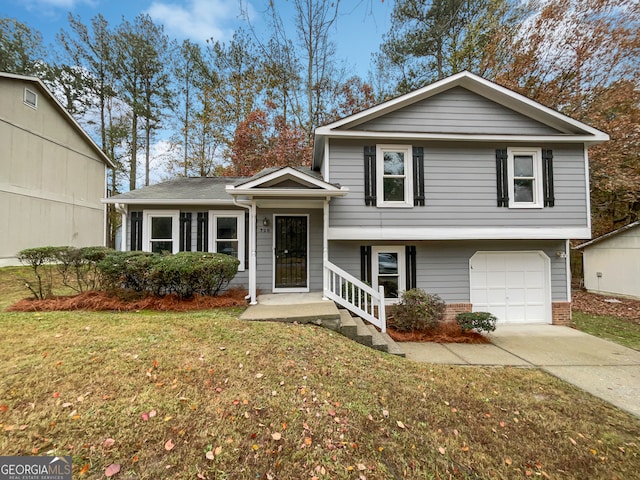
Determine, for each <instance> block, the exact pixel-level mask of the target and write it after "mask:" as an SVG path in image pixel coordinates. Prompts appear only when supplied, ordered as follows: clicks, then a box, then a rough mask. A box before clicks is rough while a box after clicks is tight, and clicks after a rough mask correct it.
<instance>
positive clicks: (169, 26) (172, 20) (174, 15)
mask: <svg viewBox="0 0 640 480" xmlns="http://www.w3.org/2000/svg"><path fill="white" fill-rule="evenodd" d="M58 1H63V0H58ZM147 13H148V14H149V15H150V16H151V18H153V19H154V20H155V21H156V22H158V23H162V24H163V25H164V27H165V29H166V30H167V33H171V34H173V35H175V36H176V37H182V38H189V39H191V40H194V41H198V42H204V41H205V40H207V39H209V38H213V40H214V41H215V40H221V41H224V40H227V39H229V38H231V36H232V35H233V31H234V29H235V28H234V27H235V24H236V23H237V21H238V20H239V15H240V8H239V4H238V0H188V1H187V2H183V3H179V4H178V3H164V2H153V3H152V4H151V6H150V7H149V9H148V10H147Z"/></svg>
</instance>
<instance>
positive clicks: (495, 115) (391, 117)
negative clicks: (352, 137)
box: [353, 87, 560, 135]
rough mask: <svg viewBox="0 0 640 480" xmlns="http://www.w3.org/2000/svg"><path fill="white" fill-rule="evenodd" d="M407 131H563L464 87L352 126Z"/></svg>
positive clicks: (539, 133)
mask: <svg viewBox="0 0 640 480" xmlns="http://www.w3.org/2000/svg"><path fill="white" fill-rule="evenodd" d="M353 128H354V129H355V130H365V131H375V132H405V133H466V134H500V135H502V134H506V135H558V134H559V133H560V132H558V131H557V130H555V129H553V128H551V127H549V126H547V125H544V124H542V123H540V122H538V121H536V120H533V119H531V118H529V117H526V116H524V115H523V114H521V113H518V112H516V111H514V110H511V109H509V108H507V107H504V106H502V105H499V104H497V103H495V102H494V101H492V100H488V99H486V98H484V97H482V96H480V95H477V94H475V93H473V92H471V91H469V90H467V89H465V88H462V87H454V88H452V89H450V90H447V91H445V92H442V93H440V94H438V95H435V96H433V97H430V98H427V99H426V100H422V101H419V102H416V103H413V104H411V105H408V106H406V107H404V108H401V109H399V110H396V111H394V112H391V113H388V114H386V115H384V116H382V117H379V118H376V119H373V120H370V121H368V122H365V123H363V124H361V125H357V126H356V127H353Z"/></svg>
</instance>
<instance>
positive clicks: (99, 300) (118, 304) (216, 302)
mask: <svg viewBox="0 0 640 480" xmlns="http://www.w3.org/2000/svg"><path fill="white" fill-rule="evenodd" d="M246 294H247V292H246V291H245V290H243V289H232V290H228V291H226V292H224V293H223V294H221V295H218V296H216V297H209V296H201V295H195V296H194V297H193V298H190V299H184V300H183V299H180V298H179V297H178V296H176V295H165V296H164V297H155V296H152V295H145V296H143V297H141V298H130V297H131V295H129V298H127V297H126V296H123V295H114V294H109V293H107V292H102V291H88V292H83V293H80V294H78V295H73V296H64V297H52V298H47V299H45V300H36V299H30V298H25V299H23V300H20V301H19V302H17V303H14V304H13V305H11V306H10V307H9V308H7V311H8V312H49V311H73V310H89V311H94V312H98V311H116V312H131V311H138V310H158V311H164V312H166V311H172V312H188V311H193V310H209V309H212V308H222V307H242V306H245V305H246V304H247V301H246V300H245V298H244V297H245V296H246Z"/></svg>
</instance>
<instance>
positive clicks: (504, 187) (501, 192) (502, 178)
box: [496, 149, 509, 207]
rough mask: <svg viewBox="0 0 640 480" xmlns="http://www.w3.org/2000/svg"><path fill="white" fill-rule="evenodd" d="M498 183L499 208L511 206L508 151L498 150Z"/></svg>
mask: <svg viewBox="0 0 640 480" xmlns="http://www.w3.org/2000/svg"><path fill="white" fill-rule="evenodd" d="M496 182H497V186H498V206H499V207H508V206H509V175H508V173H507V150H506V149H497V150H496Z"/></svg>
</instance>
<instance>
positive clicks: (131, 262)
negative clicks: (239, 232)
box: [98, 252, 240, 298]
mask: <svg viewBox="0 0 640 480" xmlns="http://www.w3.org/2000/svg"><path fill="white" fill-rule="evenodd" d="M239 263H240V262H239V261H238V259H236V258H234V257H231V256H229V255H224V254H221V253H203V252H180V253H176V254H175V255H171V254H168V255H165V254H155V253H148V252H112V253H109V254H107V255H106V256H105V258H104V259H103V260H102V261H101V262H100V263H99V264H98V267H99V269H100V272H101V276H102V279H103V284H104V286H105V287H106V288H110V289H115V288H124V289H128V290H134V291H136V292H143V291H147V292H150V293H153V294H154V295H167V294H170V293H175V294H176V295H178V296H179V297H180V298H189V297H191V296H193V294H195V293H197V294H200V295H217V294H218V293H219V292H220V290H221V289H223V288H224V287H226V286H227V285H228V284H229V282H230V281H231V280H232V279H233V278H234V277H235V275H236V273H237V272H238V265H239Z"/></svg>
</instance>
